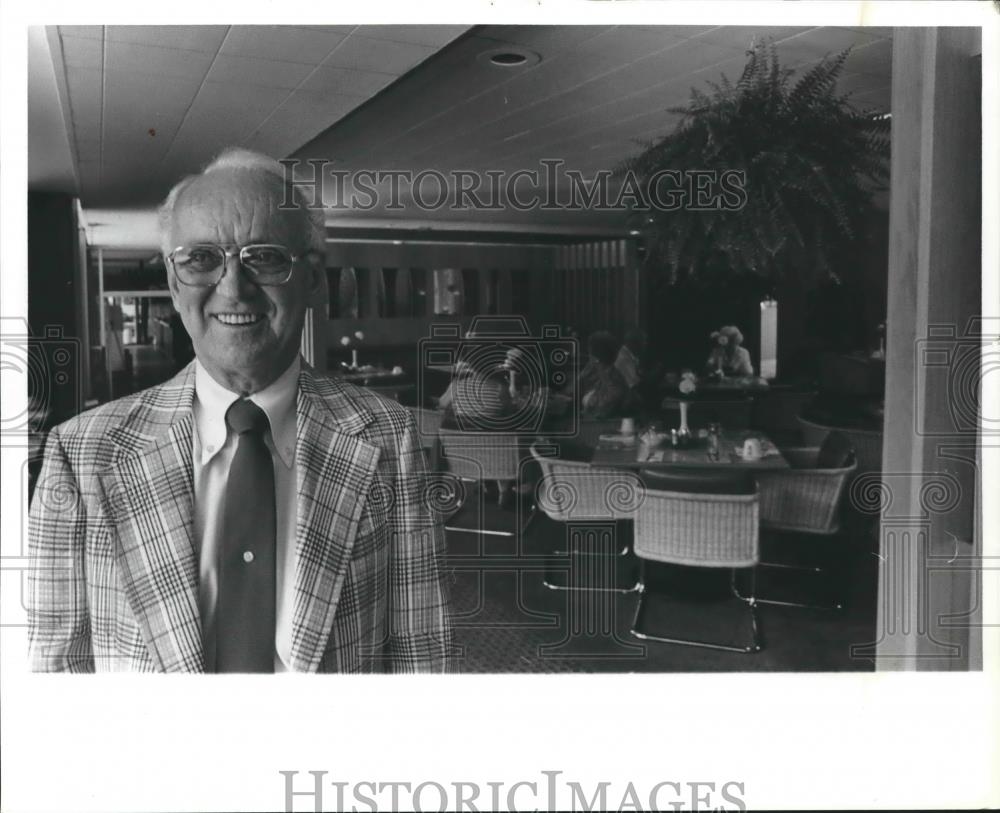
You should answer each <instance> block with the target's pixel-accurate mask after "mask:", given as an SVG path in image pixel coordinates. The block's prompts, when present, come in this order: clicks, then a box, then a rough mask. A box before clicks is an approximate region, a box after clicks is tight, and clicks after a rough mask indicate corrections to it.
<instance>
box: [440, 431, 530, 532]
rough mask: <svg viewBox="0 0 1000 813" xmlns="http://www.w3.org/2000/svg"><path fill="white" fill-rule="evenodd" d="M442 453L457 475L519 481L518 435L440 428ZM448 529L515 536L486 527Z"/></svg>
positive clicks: (469, 479) (519, 455) (476, 478)
mask: <svg viewBox="0 0 1000 813" xmlns="http://www.w3.org/2000/svg"><path fill="white" fill-rule="evenodd" d="M438 437H439V438H440V439H441V453H442V457H443V459H444V463H445V464H446V465H447V468H448V471H450V472H451V473H452V474H453V475H454V476H455V477H458V478H459V479H461V480H467V481H475V482H478V483H480V484H481V483H483V482H488V481H490V480H497V481H501V482H502V481H516V480H517V478H518V474H519V471H520V466H521V447H520V438H519V436H518V435H511V434H506V433H501V432H478V433H471V432H462V431H459V430H457V429H446V428H443V427H442V428H441V429H440V430H438ZM445 530H448V531H461V532H464V533H479V534H489V535H492V536H514V534H513V533H511V532H509V531H497V530H490V529H487V528H463V527H461V526H448V525H446V526H445Z"/></svg>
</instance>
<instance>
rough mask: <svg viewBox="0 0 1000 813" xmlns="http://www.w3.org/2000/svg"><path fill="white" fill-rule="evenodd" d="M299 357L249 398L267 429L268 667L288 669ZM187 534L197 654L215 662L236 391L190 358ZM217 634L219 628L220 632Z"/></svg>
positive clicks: (290, 634)
mask: <svg viewBox="0 0 1000 813" xmlns="http://www.w3.org/2000/svg"><path fill="white" fill-rule="evenodd" d="M300 366H301V365H300V361H299V359H298V357H296V359H295V361H294V362H293V363H292V365H291V366H290V367H289V368H288V369H287V370H285V372H284V373H282V374H281V377H280V378H278V380H277V381H275V382H274V383H273V384H271V385H270V386H268V387H266V388H265V389H263V390H261V391H260V392H255V393H254V394H253V395H251V396H250V400H251V401H253V402H254V403H255V404H256V405H257V406H259V407H260V408H261V409H262V410H264V412H265V414H266V415H267V420H268V423H269V424H270V431H268V432H267V434H266V435H265V438H264V442H265V444H266V445H267V447H268V449H270V450H271V458H272V461H273V463H274V492H275V493H274V497H275V521H276V529H277V540H276V542H277V549H276V550H275V569H276V574H275V576H276V581H275V584H276V585H277V588H276V595H275V620H276V624H275V637H274V638H275V640H274V647H275V657H274V669H275V671H276V672H285V671H288V663H289V653H290V651H291V644H292V611H293V609H294V596H295V592H294V587H295V521H296V504H295V496H296V489H295V477H296V469H295V438H296V435H297V431H296V415H297V410H296V398H297V396H298V384H299V370H300ZM194 392H195V398H194V450H193V451H194V454H193V456H192V458H191V459H192V463H193V467H194V538H195V545H196V546H197V552H198V575H199V585H198V606H199V609H200V611H201V624H202V640H203V641H204V645H205V661H206V664H207V665H209V666H211V665H212V664H214V663H215V640H216V634H217V630H216V629H215V606H216V600H217V598H218V592H219V574H218V552H219V523H220V522H222V510H223V505H224V503H225V498H226V482H227V481H228V478H229V466H230V464H231V463H232V462H233V456H234V455H235V454H236V445H237V438H236V435H235V433H233V432H230V431H229V429H228V427H227V426H226V410H227V409H229V407H230V405H231V404H232V403H233V401H236V400H237V399H239V397H240V396H239V393H235V392H231V391H230V390H227V389H226V388H225V387H223V386H222V385H221V384H219V383H218V382H217V381H216V380H215V379H214V378H212V376H211V375H209V374H208V371H206V370H205V368H204V367H202V366H201V363H200V362H198V361H195V379H194ZM222 634H225V632H224V631H223V632H222Z"/></svg>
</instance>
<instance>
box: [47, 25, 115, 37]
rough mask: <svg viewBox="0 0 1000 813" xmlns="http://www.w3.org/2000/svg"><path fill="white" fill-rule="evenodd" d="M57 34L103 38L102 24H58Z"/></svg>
mask: <svg viewBox="0 0 1000 813" xmlns="http://www.w3.org/2000/svg"><path fill="white" fill-rule="evenodd" d="M58 28H59V34H60V36H63V37H86V38H87V39H95V40H100V39H104V26H103V25H60V26H58Z"/></svg>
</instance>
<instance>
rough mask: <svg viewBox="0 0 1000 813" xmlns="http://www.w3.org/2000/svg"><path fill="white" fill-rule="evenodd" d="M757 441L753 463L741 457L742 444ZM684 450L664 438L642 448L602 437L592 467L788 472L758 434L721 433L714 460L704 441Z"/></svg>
mask: <svg viewBox="0 0 1000 813" xmlns="http://www.w3.org/2000/svg"><path fill="white" fill-rule="evenodd" d="M751 437H753V438H757V439H758V440H759V441H760V446H761V456H760V458H758V459H756V460H746V459H744V457H743V442H744V441H745V440H746V439H747V438H751ZM690 443H691V445H690V446H687V447H683V448H681V447H674V446H672V445H671V443H670V438H669V437H668V438H667V439H666V440H664V441H663V442H662V443H660V444H659V445H657V446H649V445H648V444H644V443H643V442H642V441H641V439H640V438H639V437H638V436H635V437H628V436H623V435H602V436H601V438H600V439H599V440H598V443H597V445H596V446H595V447H594V453H593V456H592V458H591V460H590V464H591V465H592V466H602V467H610V468H626V469H657V468H689V469H690V468H697V469H716V470H717V469H722V468H725V469H740V470H751V471H770V470H773V469H787V468H790V466H789V463H788V461H787V460H786V459H785V457H784V456H783V455H782V454H781V450H780V449H778V447H777V446H775V444H774V443H773V442H772V441H771V440H770V439H769V438H767V437H766V436H764V435H762V434H761V433H759V432H748V431H746V430H728V431H727V430H723V432H722V434H721V435H720V437H719V454H718V456H714V457H713V456H710V455H709V447H708V438H707V437H704V438H703V437H695V438H692V439H691V442H690Z"/></svg>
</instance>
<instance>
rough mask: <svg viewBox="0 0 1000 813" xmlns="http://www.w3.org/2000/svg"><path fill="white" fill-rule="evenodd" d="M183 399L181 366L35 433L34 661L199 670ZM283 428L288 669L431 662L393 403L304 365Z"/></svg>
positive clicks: (401, 425) (436, 565)
mask: <svg viewBox="0 0 1000 813" xmlns="http://www.w3.org/2000/svg"><path fill="white" fill-rule="evenodd" d="M193 400H194V366H193V363H192V364H191V365H189V366H188V367H187V368H185V369H184V370H182V371H181V372H180V373H179V374H178V375H177V376H176V377H175V378H174V379H172V380H171V381H168V382H167V383H165V384H161V385H160V386H156V387H152V388H151V389H148V390H145V391H143V392H140V393H138V394H136V395H132V396H129V397H126V398H122V399H119V400H117V401H112V402H111V403H108V404H104V405H102V406H100V407H98V408H96V409H93V410H91V411H89V412H86V413H84V414H82V415H79V416H78V417H76V418H74V419H72V420H70V421H67V422H66V423H64V424H62V425H60V426H58V427H56V428H55V429H53V430H52V432H51V433H50V434H49V438H48V441H47V444H46V449H45V459H44V463H43V465H42V471H41V474H40V475H39V479H38V483H37V486H36V489H35V493H34V498H33V500H32V503H31V510H30V515H29V532H28V536H29V555H30V557H31V565H30V569H29V573H28V580H27V586H28V589H27V591H26V593H27V598H26V604H27V611H28V624H29V646H30V661H31V666H32V668H33V669H35V670H39V671H81V672H91V671H110V670H114V671H162V672H201V671H204V658H203V652H202V642H201V619H200V617H199V610H198V555H197V551H196V547H195V539H194V533H193V528H192V521H193V516H194V490H193V475H192V465H191V455H192V441H193V431H194V417H193V413H192V403H193ZM297 427H298V437H297V441H296V447H295V456H296V457H295V459H296V469H297V472H298V473H297V483H296V485H297V509H298V519H297V533H296V540H295V545H296V563H295V587H294V589H295V596H294V611H293V636H292V646H291V664H290V666H291V668H292V669H294V670H295V671H304V672H371V671H393V672H440V671H446V670H447V669H448V665H449V652H450V647H451V626H450V620H449V615H448V599H447V590H446V586H445V583H444V570H443V567H442V564H443V556H444V542H443V540H444V534H443V529H442V527H441V523H440V521H439V519H438V518H436V517H435V516H433V515H432V512H431V508H430V500H429V499H428V498H427V493H426V490H425V479H426V477H425V475H426V469H425V464H424V458H423V452H422V450H421V447H420V442H419V439H418V437H417V433H416V428H415V426H414V423H413V419H412V418H411V417H410V415H409V412H408V411H407V410H406V409H404V408H403V407H401V406H399V405H398V404H396V403H394V402H391V401H386V400H384V399H382V398H380V397H378V396H377V395H375V394H373V393H371V392H369V391H367V390H364V389H360V388H357V387H352V386H350V385H347V384H344V383H341V382H338V381H335V380H332V379H328V378H323V377H320V376H317V375H315V374H314V373H313V372H312V371H311V370H310V369H308V368H307V367H305V365H303V370H302V374H301V376H300V378H299V390H298V400H297Z"/></svg>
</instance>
